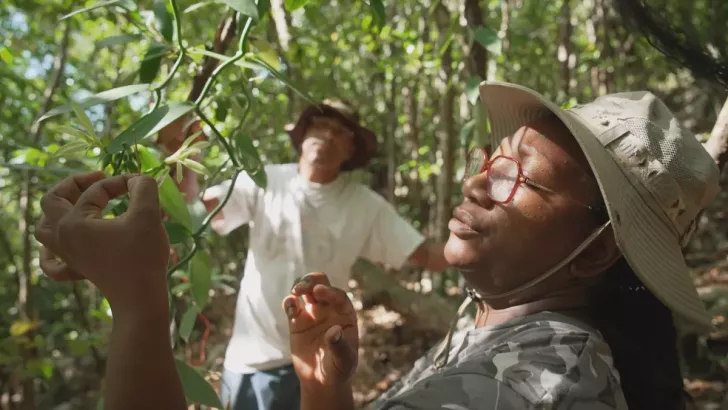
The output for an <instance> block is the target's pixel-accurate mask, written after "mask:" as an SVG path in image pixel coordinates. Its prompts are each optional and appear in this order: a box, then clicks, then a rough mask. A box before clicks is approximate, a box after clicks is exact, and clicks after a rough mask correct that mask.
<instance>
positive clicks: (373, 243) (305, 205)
mask: <svg viewBox="0 0 728 410" xmlns="http://www.w3.org/2000/svg"><path fill="white" fill-rule="evenodd" d="M297 167H298V165H297V164H285V165H270V166H266V168H265V170H266V174H267V180H268V185H267V188H266V189H265V190H262V189H260V188H258V187H257V186H256V185H255V183H254V182H253V181H252V180H251V179H250V177H248V176H247V175H242V174H241V175H240V176H239V177H238V180H237V182H236V184H235V188H234V190H233V193H232V196H231V197H230V200H229V201H228V203H227V204H226V205H225V207H224V208H223V210H222V212H223V215H224V223H222V224H214V225H213V227H214V228H215V230H216V231H217V232H218V233H220V234H221V235H226V234H228V233H230V232H231V231H232V230H234V229H236V228H238V227H240V226H241V225H243V224H245V223H250V224H251V229H250V249H249V250H248V257H247V261H246V264H245V271H244V276H243V279H242V281H241V283H240V291H239V293H238V302H237V307H236V311H235V325H234V328H233V335H232V338H231V339H230V343H229V345H228V348H227V352H226V353H225V368H226V369H228V370H231V371H234V372H238V373H250V372H255V371H261V370H267V369H271V368H275V367H279V366H284V365H287V364H290V363H291V353H290V346H289V337H288V324H287V320H286V316H285V313H284V312H283V309H282V308H281V303H282V301H283V298H285V297H286V296H287V295H288V294H289V293H290V291H291V286H292V285H293V282H294V280H295V279H296V278H299V277H301V276H303V275H305V274H307V273H309V272H325V273H326V274H327V275H328V277H329V279H330V280H331V283H332V285H333V286H336V287H339V288H342V289H346V288H347V287H348V280H349V275H350V271H351V267H352V265H353V264H354V263H355V262H356V260H357V259H358V258H360V257H362V258H365V259H368V260H370V261H372V262H374V263H384V264H387V265H390V266H392V267H394V268H395V269H398V268H400V267H401V266H402V265H403V264H404V263H405V262H406V261H407V259H408V258H409V256H410V255H411V254H412V253H413V252H414V251H415V250H416V249H417V247H419V246H420V245H421V244H422V242H423V241H424V237H423V236H422V235H421V234H420V233H419V232H418V231H417V230H416V229H414V228H413V227H412V226H411V225H410V224H409V223H407V221H405V220H404V219H403V218H402V217H400V216H399V215H398V214H397V212H396V210H395V209H394V207H392V205H391V204H389V203H388V202H387V201H386V200H385V199H384V198H382V197H381V196H379V195H378V194H377V193H375V192H373V191H372V190H370V189H369V188H367V187H365V186H364V185H362V184H359V183H357V182H354V181H352V180H351V178H350V175H349V174H348V173H342V174H340V175H339V177H338V178H337V179H336V180H334V181H333V182H331V183H329V184H316V183H312V182H309V181H307V180H305V179H304V178H303V177H301V176H300V174H299V173H298V169H297ZM229 186H230V181H226V182H225V183H222V184H220V185H217V186H214V187H211V188H209V189H208V190H207V191H206V192H205V198H220V199H221V198H223V197H224V195H225V193H226V192H227V188H228V187H229Z"/></svg>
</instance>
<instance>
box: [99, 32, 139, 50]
mask: <svg viewBox="0 0 728 410" xmlns="http://www.w3.org/2000/svg"><path fill="white" fill-rule="evenodd" d="M141 39H142V37H140V36H132V35H129V34H120V35H118V36H111V37H106V38H104V39H101V40H99V41H97V42H96V48H105V47H113V46H118V45H121V44H127V43H131V42H134V41H139V40H141Z"/></svg>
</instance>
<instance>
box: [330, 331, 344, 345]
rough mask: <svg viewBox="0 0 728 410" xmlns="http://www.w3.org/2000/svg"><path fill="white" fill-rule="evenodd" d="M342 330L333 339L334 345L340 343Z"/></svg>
mask: <svg viewBox="0 0 728 410" xmlns="http://www.w3.org/2000/svg"><path fill="white" fill-rule="evenodd" d="M341 333H342V332H341V329H339V330H338V331H337V332H336V334H335V335H334V338H333V339H331V342H332V343H339V340H341Z"/></svg>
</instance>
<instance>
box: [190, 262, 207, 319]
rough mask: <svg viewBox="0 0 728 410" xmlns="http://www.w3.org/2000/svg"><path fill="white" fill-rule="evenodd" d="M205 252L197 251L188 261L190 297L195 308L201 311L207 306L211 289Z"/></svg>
mask: <svg viewBox="0 0 728 410" xmlns="http://www.w3.org/2000/svg"><path fill="white" fill-rule="evenodd" d="M208 258H209V257H208V256H207V252H205V251H204V250H202V249H198V250H197V252H195V255H194V256H192V260H191V261H190V285H191V286H192V297H193V298H194V300H195V303H197V307H198V308H200V309H202V308H204V307H205V305H207V301H208V299H209V298H210V289H211V288H212V272H211V269H210V260H209V259H208Z"/></svg>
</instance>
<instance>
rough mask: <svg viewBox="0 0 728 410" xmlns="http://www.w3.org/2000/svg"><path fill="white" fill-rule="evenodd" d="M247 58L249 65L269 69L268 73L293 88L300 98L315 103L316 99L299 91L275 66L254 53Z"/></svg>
mask: <svg viewBox="0 0 728 410" xmlns="http://www.w3.org/2000/svg"><path fill="white" fill-rule="evenodd" d="M247 59H248V63H249V64H250V65H252V66H257V67H255V68H257V69H261V68H263V69H266V70H268V71H270V73H271V74H273V76H274V77H275V78H277V79H278V80H279V81H280V82H282V83H283V84H285V85H286V86H287V87H288V88H290V89H291V90H293V91H294V92H295V93H296V94H298V95H299V96H301V98H303V99H304V100H306V101H307V102H310V103H312V104H316V101H314V100H313V98H311V96H310V95H308V94H306V93H304V92H303V91H301V90H299V89H298V88H296V87H295V86H294V85H293V84H291V83H290V82H288V80H287V79H286V78H285V77H284V76H283V74H281V73H280V72H278V70H276V69H275V68H273V67H271V66H270V64H268V63H266V62H265V61H263V60H261V59H260V57H258V56H256V55H250V56H247Z"/></svg>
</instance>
